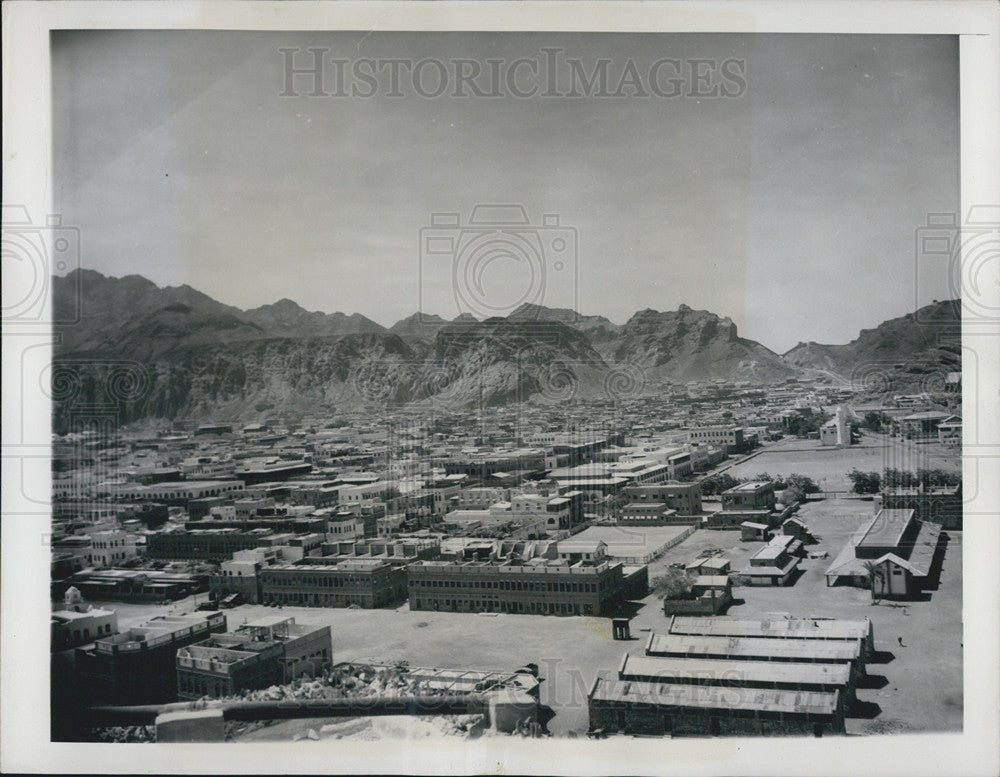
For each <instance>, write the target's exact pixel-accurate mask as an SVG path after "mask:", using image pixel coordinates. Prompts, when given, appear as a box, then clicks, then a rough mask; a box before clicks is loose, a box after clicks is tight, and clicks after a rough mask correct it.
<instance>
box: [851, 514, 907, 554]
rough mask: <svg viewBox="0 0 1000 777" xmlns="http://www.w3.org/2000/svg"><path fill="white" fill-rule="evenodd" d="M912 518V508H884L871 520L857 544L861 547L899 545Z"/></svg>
mask: <svg viewBox="0 0 1000 777" xmlns="http://www.w3.org/2000/svg"><path fill="white" fill-rule="evenodd" d="M911 520H913V510H911V509H890V508H883V509H881V510H879V511H878V513H876V514H875V517H874V518H872V519H871V521H869V523H868V527H867V529H865V533H864V534H863V535H861V539H859V540H858V543H857V544H858V545H859V546H861V547H883V546H887V547H898V546H899V543H900V541H901V540H902V538H903V532H904V531H906V527H907V526H909V525H910V521H911Z"/></svg>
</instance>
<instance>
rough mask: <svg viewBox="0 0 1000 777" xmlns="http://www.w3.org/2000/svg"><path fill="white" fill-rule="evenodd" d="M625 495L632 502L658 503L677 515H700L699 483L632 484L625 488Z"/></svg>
mask: <svg viewBox="0 0 1000 777" xmlns="http://www.w3.org/2000/svg"><path fill="white" fill-rule="evenodd" d="M625 497H626V498H627V499H628V500H629V501H630V502H632V503H635V504H644V503H660V504H662V505H663V506H664V507H665V508H666V509H668V510H675V511H676V513H677V515H679V516H692V515H701V512H702V509H701V484H700V483H658V484H656V485H651V486H650V485H634V486H628V487H627V488H626V489H625Z"/></svg>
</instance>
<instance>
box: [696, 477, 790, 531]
mask: <svg viewBox="0 0 1000 777" xmlns="http://www.w3.org/2000/svg"><path fill="white" fill-rule="evenodd" d="M775 504H776V500H775V496H774V484H773V483H770V482H767V481H760V482H752V483H741V484H740V485H738V486H733V487H732V488H730V489H729V490H727V491H723V492H722V510H720V511H719V512H717V513H714V514H713V515H711V516H710V517H709V519H708V526H709V527H710V528H736V527H738V526H740V524H742V523H744V522H745V521H750V522H752V523H759V524H763V525H764V526H767V527H769V528H770V527H773V526H776V525H778V524H779V523H780V521H783V520H784V519H785V518H787V517H788V516H789V515H791V509H790V508H788V509H786V510H784V511H776V510H775Z"/></svg>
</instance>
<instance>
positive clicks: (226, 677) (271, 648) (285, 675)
mask: <svg viewBox="0 0 1000 777" xmlns="http://www.w3.org/2000/svg"><path fill="white" fill-rule="evenodd" d="M332 655H333V643H332V641H331V638H330V627H329V626H304V625H300V624H297V623H296V622H295V619H294V618H288V617H283V616H280V615H279V616H272V617H267V618H262V619H260V620H257V621H253V622H252V623H245V624H243V625H242V626H240V627H239V628H238V629H237V630H236V631H234V632H227V633H225V634H216V635H214V636H211V637H209V638H208V639H206V640H203V641H201V642H196V643H194V644H193V645H189V646H187V647H182V648H181V649H179V650H178V651H177V657H176V665H177V698H178V699H181V700H184V699H201V698H204V697H206V696H208V697H212V698H220V697H225V696H236V695H238V694H240V693H241V692H243V691H248V690H256V689H259V688H267V687H269V686H271V685H282V684H285V683H289V682H291V681H292V680H294V679H296V678H298V677H301V676H303V675H305V676H310V677H315V676H316V675H318V674H319V673H320V672H321V671H322V670H323V669H324V668H325V667H327V666H329V664H330V659H331V657H332Z"/></svg>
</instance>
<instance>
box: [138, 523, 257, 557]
mask: <svg viewBox="0 0 1000 777" xmlns="http://www.w3.org/2000/svg"><path fill="white" fill-rule="evenodd" d="M273 536H274V532H273V531H271V530H270V529H250V530H248V531H241V530H240V529H237V528H233V527H227V528H222V529H190V530H184V529H179V530H177V531H171V532H159V533H156V534H150V535H148V536H147V537H146V555H148V556H149V557H150V558H159V559H174V560H183V561H195V560H202V561H222V560H224V559H228V558H231V557H232V555H233V553H235V552H236V551H238V550H251V549H253V548H256V547H257V546H259V545H263V544H265V543H264V540H265V539H267V538H271V537H273Z"/></svg>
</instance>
